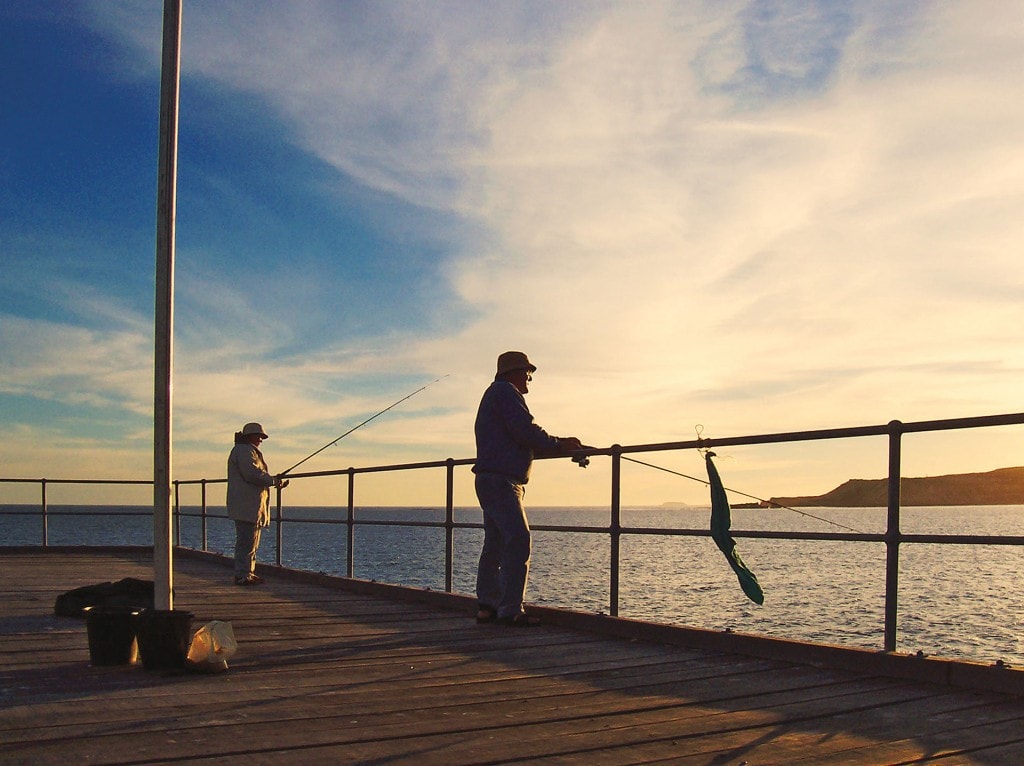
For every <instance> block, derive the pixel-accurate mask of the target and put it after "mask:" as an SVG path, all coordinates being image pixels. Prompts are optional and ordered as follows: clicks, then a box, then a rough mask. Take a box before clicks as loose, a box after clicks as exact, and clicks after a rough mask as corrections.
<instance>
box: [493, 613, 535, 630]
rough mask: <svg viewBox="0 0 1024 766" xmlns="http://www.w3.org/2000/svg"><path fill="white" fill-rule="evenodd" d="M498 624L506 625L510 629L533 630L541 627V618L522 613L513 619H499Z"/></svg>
mask: <svg viewBox="0 0 1024 766" xmlns="http://www.w3.org/2000/svg"><path fill="white" fill-rule="evenodd" d="M498 624H500V625H505V626H507V627H509V628H533V627H536V626H537V625H540V618H539V617H531V616H530V615H528V614H526V613H525V612H520V613H519V614H517V615H515V616H513V617H500V618H498Z"/></svg>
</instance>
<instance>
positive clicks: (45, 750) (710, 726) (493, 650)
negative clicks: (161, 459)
mask: <svg viewBox="0 0 1024 766" xmlns="http://www.w3.org/2000/svg"><path fill="white" fill-rule="evenodd" d="M0 561H2V564H3V567H4V571H5V579H4V581H3V582H0V762H3V763H5V764H7V763H32V764H49V763H60V764H62V766H63V765H64V764H67V763H69V762H71V763H75V762H89V763H107V764H127V763H175V762H186V761H187V762H189V763H192V762H204V761H212V760H216V761H217V762H218V763H228V764H230V763H232V762H237V763H243V762H244V763H246V764H249V765H251V764H260V763H271V762H273V763H275V764H281V763H288V764H291V763H318V764H320V763H325V762H327V763H330V762H339V763H341V762H345V763H350V762H381V761H384V760H386V761H387V762H388V763H415V764H431V763H444V764H461V763H467V764H468V763H496V762H507V761H508V760H509V759H513V758H522V759H528V760H530V761H531V762H544V761H546V760H548V761H554V760H557V761H559V762H565V761H580V760H586V761H587V762H588V764H593V766H597V764H603V763H612V764H618V763H623V764H624V763H647V762H650V763H655V762H659V761H661V762H680V763H733V762H735V763H738V762H739V761H741V760H747V759H749V761H750V763H767V762H775V763H790V762H797V761H798V760H799V759H801V758H803V759H805V760H806V762H810V763H826V762H835V763H846V762H850V763H877V762H898V761H900V760H908V761H909V760H913V759H920V758H922V757H925V756H927V755H928V754H931V755H942V754H948V755H950V756H951V757H952V758H953V761H954V762H957V763H975V762H978V763H1003V762H1006V763H1009V762H1013V763H1017V762H1021V760H1024V749H1022V748H1024V745H1022V744H1021V739H1022V737H1021V735H1020V732H1021V730H1022V729H1021V723H1022V722H1024V702H1022V701H1021V700H1020V699H1019V698H1016V697H1004V696H1001V695H995V694H989V693H975V692H961V691H956V690H953V689H951V688H949V687H935V686H930V685H927V684H920V683H914V682H909V681H900V680H893V679H887V678H865V677H861V676H857V675H855V674H852V673H847V672H839V671H830V670H825V669H821V668H814V667H809V666H805V665H797V664H793V663H789V662H778V661H772V660H767V659H757V658H752V657H737V656H731V655H726V654H722V653H720V652H709V651H698V650H693V649H686V648H681V647H677V646H663V645H659V644H653V643H648V642H643V641H630V640H626V639H622V638H604V637H600V636H597V635H594V634H587V633H581V632H579V631H575V630H568V629H565V628H559V627H543V628H539V629H530V630H511V629H505V628H499V627H497V626H477V625H476V624H475V623H474V622H473V620H472V619H470V618H469V616H468V613H464V612H453V611H450V610H444V609H437V608H434V607H429V606H424V605H422V604H413V603H408V602H394V601H384V600H381V599H380V598H377V597H372V596H369V595H365V594H361V593H351V592H346V591H340V590H333V589H330V588H324V587H322V586H319V585H316V584H314V583H309V582H297V583H292V582H285V581H280V582H279V581H272V582H271V583H269V584H268V585H267V586H261V587H259V588H237V587H235V586H233V585H232V584H231V583H230V580H228V579H226V578H225V577H224V573H225V570H224V568H223V567H220V566H216V565H213V564H211V563H209V562H206V561H179V571H177V572H176V586H177V588H176V589H177V593H176V604H177V605H178V606H179V608H181V607H184V608H188V609H191V610H193V611H194V612H195V614H196V625H197V626H198V624H201V623H202V622H203V621H206V620H209V619H215V618H216V619H228V620H230V621H231V622H232V624H233V625H234V626H235V630H236V633H237V635H238V637H239V641H240V651H239V654H238V655H237V659H233V660H232V662H231V665H232V667H231V669H230V670H229V671H228V672H227V673H224V674H220V675H209V676H205V675H196V674H184V673H153V672H148V671H145V670H143V669H142V668H141V667H139V666H134V667H123V668H93V667H90V666H89V664H88V649H87V646H86V641H85V626H84V624H83V623H82V622H81V621H78V620H67V619H60V620H58V619H57V618H53V617H52V616H51V615H50V612H51V611H52V604H53V598H55V597H56V594H57V593H59V592H62V591H63V590H66V589H67V588H69V587H75V586H76V585H79V584H90V583H92V582H99V581H102V580H111V579H119V578H120V577H123V576H135V577H146V573H145V567H146V559H145V556H139V555H136V554H129V555H124V554H122V555H121V556H120V557H118V556H111V555H104V554H99V553H96V552H89V553H86V554H83V555H81V556H80V555H78V554H61V555H60V556H55V555H53V554H49V553H37V554H35V555H19V556H14V557H8V556H5V555H4V554H3V553H2V552H0ZM7 573H9V574H7ZM72 574H73V575H74V580H73V582H72V579H73V578H72ZM69 582H71V584H70V585H69V584H68V583H69ZM22 586H24V587H22ZM972 754H976V755H972ZM844 759H850V760H844ZM872 759H875V760H872ZM975 759H977V760H975ZM993 759H994V760H993Z"/></svg>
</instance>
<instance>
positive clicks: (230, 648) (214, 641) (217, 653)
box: [188, 620, 238, 673]
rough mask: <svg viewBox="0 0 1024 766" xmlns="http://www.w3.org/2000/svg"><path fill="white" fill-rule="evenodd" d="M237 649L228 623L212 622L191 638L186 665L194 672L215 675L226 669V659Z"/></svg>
mask: <svg viewBox="0 0 1024 766" xmlns="http://www.w3.org/2000/svg"><path fill="white" fill-rule="evenodd" d="M237 648H238V643H237V642H236V641H235V632H234V630H232V628H231V623H230V622H222V621H220V620H214V621H213V622H208V623H206V624H205V625H204V626H203V627H201V628H200V629H199V630H197V631H196V633H195V635H194V636H192V643H191V645H190V646H189V648H188V664H189V665H190V666H191V667H193V668H194V669H196V670H201V671H204V672H208V673H210V672H212V673H216V672H219V671H221V670H227V669H228V662H227V661H228V658H229V657H231V656H232V655H233V654H234V653H235V650H236V649H237Z"/></svg>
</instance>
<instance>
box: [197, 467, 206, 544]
mask: <svg viewBox="0 0 1024 766" xmlns="http://www.w3.org/2000/svg"><path fill="white" fill-rule="evenodd" d="M199 493H200V498H201V500H200V502H201V503H202V510H200V512H199V523H200V526H201V527H202V534H203V550H204V551H205V550H206V549H207V547H208V546H207V544H206V479H203V480H202V481H200V482H199Z"/></svg>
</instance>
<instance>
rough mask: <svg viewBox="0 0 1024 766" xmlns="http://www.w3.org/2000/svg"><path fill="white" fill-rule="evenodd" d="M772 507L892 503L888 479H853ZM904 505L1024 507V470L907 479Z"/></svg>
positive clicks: (903, 484) (777, 499)
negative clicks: (812, 494) (816, 493)
mask: <svg viewBox="0 0 1024 766" xmlns="http://www.w3.org/2000/svg"><path fill="white" fill-rule="evenodd" d="M769 502H770V503H771V504H772V505H788V506H810V505H816V506H825V507H830V508H873V507H878V506H885V505H887V504H888V502H889V480H888V479H850V480H849V481H847V482H845V483H843V484H840V485H839V486H838V487H836V488H835V489H833V490H832V491H830V492H826V493H825V494H824V495H816V496H806V497H773V498H771V500H770V501H769ZM900 504H901V505H908V506H909V505H1024V467H1020V468H999V469H997V470H995V471H988V472H987V473H955V474H949V475H947V476H926V477H923V478H917V479H911V478H904V479H903V480H902V481H901V483H900Z"/></svg>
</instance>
